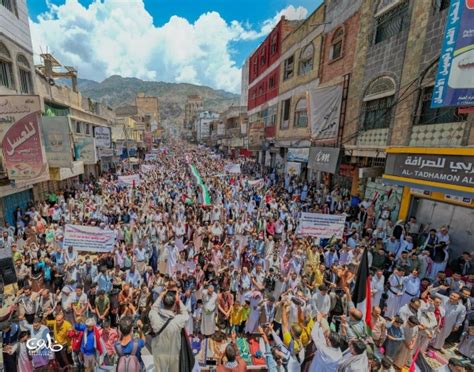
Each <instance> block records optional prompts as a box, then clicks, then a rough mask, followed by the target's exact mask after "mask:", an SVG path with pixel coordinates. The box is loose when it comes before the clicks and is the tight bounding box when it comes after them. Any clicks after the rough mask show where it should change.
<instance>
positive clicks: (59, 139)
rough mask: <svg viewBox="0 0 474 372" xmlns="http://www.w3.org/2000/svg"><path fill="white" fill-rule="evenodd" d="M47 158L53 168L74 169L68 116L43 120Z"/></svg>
mask: <svg viewBox="0 0 474 372" xmlns="http://www.w3.org/2000/svg"><path fill="white" fill-rule="evenodd" d="M41 124H42V129H43V138H44V147H45V149H46V157H47V159H48V164H49V165H50V166H51V167H57V168H72V161H73V159H72V152H71V136H70V129H69V119H68V117H67V116H44V117H42V119H41Z"/></svg>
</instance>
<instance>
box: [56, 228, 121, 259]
mask: <svg viewBox="0 0 474 372" xmlns="http://www.w3.org/2000/svg"><path fill="white" fill-rule="evenodd" d="M116 238H117V236H116V233H115V231H111V230H102V229H101V228H100V227H96V226H81V225H66V228H65V230H64V248H67V247H69V246H73V247H74V248H75V249H77V250H78V251H86V252H98V253H105V252H111V251H112V249H113V248H114V245H115V240H116Z"/></svg>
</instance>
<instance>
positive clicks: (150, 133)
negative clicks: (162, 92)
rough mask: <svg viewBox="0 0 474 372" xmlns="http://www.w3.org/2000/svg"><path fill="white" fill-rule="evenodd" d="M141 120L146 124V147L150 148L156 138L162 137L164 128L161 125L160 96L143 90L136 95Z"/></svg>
mask: <svg viewBox="0 0 474 372" xmlns="http://www.w3.org/2000/svg"><path fill="white" fill-rule="evenodd" d="M135 105H136V107H137V112H138V115H139V116H140V120H139V121H141V122H142V123H143V124H144V125H145V133H144V141H145V145H146V148H148V149H150V148H151V147H152V144H153V139H154V138H157V139H158V138H161V136H162V130H161V125H160V102H159V101H158V97H152V96H146V95H145V93H143V92H141V93H138V95H137V96H136V97H135Z"/></svg>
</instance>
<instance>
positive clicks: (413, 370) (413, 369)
mask: <svg viewBox="0 0 474 372" xmlns="http://www.w3.org/2000/svg"><path fill="white" fill-rule="evenodd" d="M418 354H420V348H418V349H416V352H415V356H414V357H413V361H412V362H411V364H410V369H409V370H408V372H415V371H416V360H417V359H418Z"/></svg>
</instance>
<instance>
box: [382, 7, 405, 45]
mask: <svg viewBox="0 0 474 372" xmlns="http://www.w3.org/2000/svg"><path fill="white" fill-rule="evenodd" d="M407 15H408V2H404V3H403V4H401V5H399V6H397V7H395V8H393V9H391V10H389V11H387V12H385V13H384V14H382V15H381V16H380V17H378V18H377V29H376V31H375V44H377V43H380V42H382V41H384V40H388V39H390V38H391V37H392V36H395V35H398V34H399V33H400V32H401V31H402V30H403V29H404V28H405V27H406V26H407V24H408V22H407V18H408V17H407Z"/></svg>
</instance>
